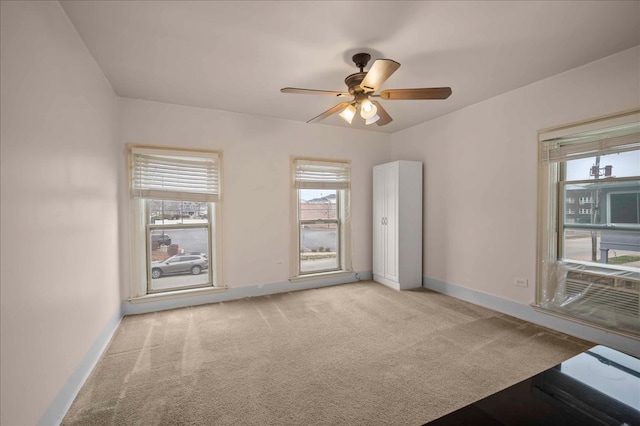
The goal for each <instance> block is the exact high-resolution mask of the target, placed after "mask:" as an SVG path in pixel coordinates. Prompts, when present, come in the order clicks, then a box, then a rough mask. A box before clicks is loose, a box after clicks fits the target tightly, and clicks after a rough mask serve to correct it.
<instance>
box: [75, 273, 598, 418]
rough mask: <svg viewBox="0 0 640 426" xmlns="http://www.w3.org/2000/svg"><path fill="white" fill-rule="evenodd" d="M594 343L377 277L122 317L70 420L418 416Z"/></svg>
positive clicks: (449, 407) (442, 410)
mask: <svg viewBox="0 0 640 426" xmlns="http://www.w3.org/2000/svg"><path fill="white" fill-rule="evenodd" d="M590 346H592V345H591V344H589V343H588V342H585V341H582V340H579V339H576V338H572V337H569V336H567V335H564V334H561V333H558V332H555V331H551V330H548V329H545V328H543V327H539V326H536V325H533V324H531V323H527V322H525V321H521V320H518V319H515V318H513V317H509V316H507V315H503V314H499V313H497V312H494V311H491V310H488V309H485V308H481V307H478V306H475V305H472V304H469V303H465V302H462V301H459V300H456V299H453V298H451V297H448V296H444V295H441V294H438V293H434V292H431V291H428V290H422V289H421V290H416V291H406V292H398V291H395V290H392V289H389V288H387V287H384V286H382V285H380V284H377V283H373V282H361V283H355V284H346V285H341V286H336V287H328V288H322V289H316V290H305V291H299V292H292V293H287V294H280V295H273V296H263V297H257V298H249V299H243V300H238V301H233V302H224V303H217V304H211V305H205V306H197V307H191V308H185V309H177V310H172V311H165V312H157V313H152V314H145V315H137V316H130V317H126V318H124V320H123V321H122V324H121V326H120V328H119V329H118V331H117V332H116V335H115V336H114V338H113V340H112V342H111V344H110V346H109V347H108V349H107V351H106V352H105V354H104V355H103V357H102V359H101V360H100V361H99V363H98V364H97V366H96V368H95V369H94V371H93V373H92V374H91V376H90V377H89V379H88V381H87V382H86V384H85V385H84V387H83V388H82V390H81V391H80V393H79V395H78V397H77V398H76V401H75V402H74V403H73V405H72V406H71V408H70V410H69V412H68V413H67V416H66V417H65V419H64V422H63V424H66V425H75V424H87V425H103V424H104V425H109V424H111V425H174V424H192V425H421V424H423V423H424V422H427V421H429V420H433V419H435V418H437V417H440V416H441V415H443V414H446V413H448V412H450V411H453V410H456V409H458V408H460V407H462V406H464V405H466V404H469V403H471V402H473V401H475V400H477V399H479V398H482V397H485V396H487V395H490V394H492V393H494V392H496V391H498V390H501V389H503V388H505V387H507V386H510V385H512V384H514V383H516V382H518V381H520V380H523V379H525V378H527V377H529V376H531V375H533V374H535V373H538V372H540V371H543V370H545V369H547V368H549V367H551V366H553V365H555V364H557V363H559V362H561V361H563V360H565V359H568V358H570V357H571V356H573V355H575V354H577V353H580V352H582V351H584V350H585V349H587V348H589V347H590Z"/></svg>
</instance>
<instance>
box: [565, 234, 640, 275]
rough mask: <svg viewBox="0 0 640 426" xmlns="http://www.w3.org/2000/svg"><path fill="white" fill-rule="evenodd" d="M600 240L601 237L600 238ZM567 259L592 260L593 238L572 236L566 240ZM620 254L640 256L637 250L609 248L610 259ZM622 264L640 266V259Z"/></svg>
mask: <svg viewBox="0 0 640 426" xmlns="http://www.w3.org/2000/svg"><path fill="white" fill-rule="evenodd" d="M598 241H599V239H598ZM564 251H565V255H564V258H565V259H574V260H584V261H591V238H590V237H585V238H570V239H567V240H565V248H564ZM620 256H636V257H637V256H640V252H637V251H624V250H613V249H612V250H609V259H612V258H614V257H620ZM599 260H600V250H598V261H599ZM622 266H630V267H635V268H640V261H636V262H629V263H623V264H622Z"/></svg>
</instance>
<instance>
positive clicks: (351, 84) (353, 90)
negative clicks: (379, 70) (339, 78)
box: [344, 71, 367, 96]
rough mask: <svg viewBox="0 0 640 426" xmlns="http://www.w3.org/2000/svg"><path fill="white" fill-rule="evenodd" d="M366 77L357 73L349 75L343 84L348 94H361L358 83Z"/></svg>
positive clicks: (361, 90) (364, 74)
mask: <svg viewBox="0 0 640 426" xmlns="http://www.w3.org/2000/svg"><path fill="white" fill-rule="evenodd" d="M366 75H367V73H366V72H362V71H361V72H357V73H355V74H351V75H349V76H347V78H345V79H344V84H346V85H347V87H348V88H349V93H350V94H352V95H354V96H355V95H356V94H357V93H360V92H363V91H364V90H363V89H362V87H360V83H361V82H362V80H364V77H365V76H366Z"/></svg>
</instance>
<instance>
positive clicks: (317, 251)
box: [300, 222, 340, 273]
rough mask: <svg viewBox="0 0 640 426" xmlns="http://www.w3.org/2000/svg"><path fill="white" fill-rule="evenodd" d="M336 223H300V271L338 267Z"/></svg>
mask: <svg viewBox="0 0 640 426" xmlns="http://www.w3.org/2000/svg"><path fill="white" fill-rule="evenodd" d="M338 241H339V240H338V224H337V223H323V224H311V223H304V222H302V223H301V224H300V272H301V273H308V272H318V271H331V270H335V269H339V268H340V265H339V262H338V256H337V249H338Z"/></svg>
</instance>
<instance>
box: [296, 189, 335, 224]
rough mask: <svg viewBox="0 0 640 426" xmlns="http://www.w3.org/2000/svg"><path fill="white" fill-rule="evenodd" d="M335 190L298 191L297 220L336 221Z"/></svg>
mask: <svg viewBox="0 0 640 426" xmlns="http://www.w3.org/2000/svg"><path fill="white" fill-rule="evenodd" d="M337 197H338V191H336V190H326V189H323V190H317V189H300V190H299V197H298V200H300V204H299V205H298V218H299V219H300V220H322V219H337V217H338V215H337V206H338V203H337Z"/></svg>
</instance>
